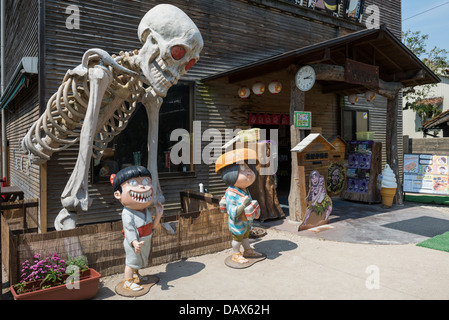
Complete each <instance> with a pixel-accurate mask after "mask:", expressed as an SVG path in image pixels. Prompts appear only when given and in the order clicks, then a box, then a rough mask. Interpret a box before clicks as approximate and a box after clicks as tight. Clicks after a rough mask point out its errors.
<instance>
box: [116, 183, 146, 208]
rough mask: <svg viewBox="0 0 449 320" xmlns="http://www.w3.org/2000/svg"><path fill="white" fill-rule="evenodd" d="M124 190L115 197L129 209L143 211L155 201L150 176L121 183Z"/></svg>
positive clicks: (117, 192)
mask: <svg viewBox="0 0 449 320" xmlns="http://www.w3.org/2000/svg"><path fill="white" fill-rule="evenodd" d="M121 187H122V192H121V193H120V191H116V192H114V197H115V198H116V199H118V200H119V201H120V202H121V204H122V205H123V206H124V207H126V208H129V209H132V210H138V211H143V210H145V209H146V208H148V207H149V206H150V205H151V204H152V203H153V198H154V197H153V195H154V192H153V185H152V183H151V178H150V177H137V178H131V179H129V180H127V181H125V182H123V183H122V184H121Z"/></svg>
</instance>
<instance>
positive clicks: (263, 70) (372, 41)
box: [202, 26, 441, 92]
mask: <svg viewBox="0 0 449 320" xmlns="http://www.w3.org/2000/svg"><path fill="white" fill-rule="evenodd" d="M348 59H351V60H354V61H357V62H360V63H364V64H368V65H373V66H378V67H379V78H380V79H381V80H383V81H385V82H395V83H400V84H402V86H403V87H413V86H418V85H424V84H429V83H438V82H440V81H441V80H440V78H439V77H438V76H437V75H435V74H434V73H433V72H432V71H431V70H430V69H429V68H428V67H427V66H426V65H425V64H424V63H423V62H422V61H421V60H420V59H419V58H418V57H417V56H415V55H414V54H413V53H412V52H411V51H410V50H409V49H408V48H407V47H406V46H405V45H404V44H403V43H402V42H401V41H400V40H399V39H398V38H396V37H395V36H394V35H393V34H392V33H391V31H390V30H388V28H386V27H385V26H381V27H380V28H379V29H366V30H362V31H357V32H354V33H351V34H348V35H345V36H342V37H337V38H334V39H331V40H328V41H325V42H321V43H317V44H313V45H310V46H307V47H303V48H300V49H296V50H292V51H288V52H285V53H283V54H279V55H276V56H273V57H269V58H266V59H263V60H259V61H256V62H253V63H250V64H247V65H244V66H241V67H237V68H233V69H230V70H226V71H224V72H220V73H217V74H215V75H212V76H208V77H206V78H203V79H202V80H203V81H211V80H215V79H219V78H224V77H227V78H228V82H229V83H237V82H241V81H244V80H248V79H251V78H254V77H260V76H263V75H265V74H269V73H272V72H279V71H281V70H283V69H287V68H289V67H290V66H291V65H295V66H297V67H298V66H302V65H306V64H309V65H310V64H329V65H338V66H344V65H345V63H346V61H347V60H348ZM321 84H323V85H324V86H330V87H331V88H332V90H327V92H338V91H342V92H351V91H357V90H358V89H360V90H361V92H362V90H363V89H364V88H360V85H354V84H348V83H335V82H334V83H332V82H329V81H321Z"/></svg>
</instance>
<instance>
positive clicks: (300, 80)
mask: <svg viewBox="0 0 449 320" xmlns="http://www.w3.org/2000/svg"><path fill="white" fill-rule="evenodd" d="M315 79H316V74H315V70H314V69H313V68H312V67H311V66H304V67H302V68H301V69H299V71H298V72H297V73H296V78H295V81H296V86H297V87H298V89H300V90H301V91H309V90H310V89H312V87H313V85H314V84H315Z"/></svg>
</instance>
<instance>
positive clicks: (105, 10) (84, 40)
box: [45, 0, 400, 227]
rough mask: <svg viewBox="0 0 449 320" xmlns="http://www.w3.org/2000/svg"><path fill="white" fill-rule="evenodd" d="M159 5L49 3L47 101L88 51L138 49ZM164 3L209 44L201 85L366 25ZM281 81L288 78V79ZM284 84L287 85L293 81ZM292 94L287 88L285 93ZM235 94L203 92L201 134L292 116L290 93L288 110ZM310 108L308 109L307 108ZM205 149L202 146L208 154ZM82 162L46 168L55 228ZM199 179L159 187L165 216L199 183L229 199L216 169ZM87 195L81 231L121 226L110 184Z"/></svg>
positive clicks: (325, 122) (264, 4) (198, 116)
mask: <svg viewBox="0 0 449 320" xmlns="http://www.w3.org/2000/svg"><path fill="white" fill-rule="evenodd" d="M373 1H374V0H372V1H367V2H366V3H367V4H369V3H370V2H373ZM158 3H159V1H152V0H150V1H149V0H145V1H143V0H135V1H123V0H115V1H104V0H90V1H78V0H69V1H60V0H47V1H46V8H45V40H46V48H45V50H46V51H45V57H46V59H45V71H46V75H45V79H46V81H45V85H46V100H48V99H49V98H50V97H51V95H52V94H53V93H54V92H55V91H56V90H57V88H58V86H59V85H60V83H61V80H62V78H63V77H64V75H65V73H66V71H67V70H68V69H73V68H75V67H76V66H77V65H78V64H79V63H80V61H81V58H82V55H83V53H84V52H85V51H86V50H88V49H89V48H92V47H98V48H102V49H104V50H106V51H107V52H109V53H110V54H113V53H118V52H120V51H127V50H134V49H136V48H140V46H141V45H140V43H139V41H138V37H137V26H138V24H139V22H140V19H141V17H142V16H143V15H144V14H145V13H146V12H147V11H148V10H149V9H151V8H152V7H153V6H155V5H156V4H158ZM165 3H171V4H174V5H176V6H178V7H179V8H180V9H182V10H184V11H185V12H186V13H187V14H188V15H189V16H190V17H191V18H192V20H194V22H195V23H196V24H197V26H198V27H199V29H200V30H201V32H202V35H203V38H204V42H205V47H204V50H203V52H202V56H201V59H200V61H199V62H198V64H197V65H195V67H194V68H192V70H191V71H189V73H188V74H187V75H186V77H185V79H186V80H200V79H201V78H202V77H205V76H208V75H212V74H215V73H217V72H220V71H224V70H227V69H230V68H234V67H238V66H242V65H245V64H248V63H251V62H254V61H258V60H260V59H264V58H267V57H270V56H273V55H276V54H280V53H284V52H286V51H289V50H293V49H297V48H300V47H303V46H306V45H310V44H313V43H318V42H322V41H325V40H328V39H332V38H334V37H336V36H337V35H339V34H340V33H339V31H340V29H342V28H344V29H345V31H346V32H351V31H355V30H358V29H360V28H363V24H354V23H346V22H345V23H343V22H341V21H340V20H341V19H340V20H339V19H335V22H336V23H335V24H333V23H323V22H321V21H319V19H318V20H311V19H310V18H309V17H308V16H307V14H306V13H307V12H309V11H310V10H308V9H304V8H297V6H295V5H290V4H289V5H288V6H282V8H281V9H280V8H279V7H277V5H276V1H245V0H216V1H210V0H192V1H181V0H172V1H170V0H168V1H165ZM282 3H285V2H284V1H279V5H281V4H282ZM376 3H377V4H378V5H379V6H380V7H381V10H382V11H383V8H384V7H385V8H387V9H388V10H389V11H391V13H389V15H388V16H383V15H382V16H381V17H382V18H381V19H382V21H385V22H386V23H387V24H389V25H388V26H389V27H391V26H393V25H398V24H399V25H400V19H399V20H398V21H396V20H395V18H394V17H395V15H396V16H397V15H398V14H399V17H400V1H398V0H396V1H391V2H390V3H392V4H391V5H390V4H386V1H376ZM69 5H77V6H79V8H80V29H79V30H77V29H73V30H69V29H67V28H66V26H65V23H66V19H67V18H68V15H67V14H66V8H67V6H69ZM395 5H396V6H395ZM387 9H386V10H385V11H386V12H387V11H388V10H387ZM389 11H388V12H389ZM389 16H391V18H389ZM323 17H324V15H323ZM327 17H328V16H327ZM384 19H385V20H384ZM331 20H332V19H331ZM342 25H343V26H342ZM396 28H397V27H396ZM399 29H400V27H399ZM281 76H282V75H281ZM283 77H286V78H287V76H286V75H285V74H284V75H283ZM270 80H271V79H270ZM285 80H286V81H288V79H285ZM288 87H289V85H288V84H287V83H286V85H285V86H284V88H288ZM236 88H238V84H235V85H234V86H228V87H226V88H224V86H223V87H217V88H215V87H214V85H213V84H211V85H209V84H208V85H205V84H202V83H199V84H198V86H197V90H196V100H195V115H194V120H198V121H203V122H204V123H203V129H202V131H204V130H206V129H207V128H212V127H213V128H217V129H219V130H220V131H223V130H224V129H226V128H229V127H232V126H236V127H238V126H241V125H244V124H245V121H246V119H245V117H244V116H243V114H244V113H245V112H246V111H248V110H252V108H254V109H257V108H268V109H276V110H278V109H279V108H280V109H285V110H288V101H289V97H288V94H287V92H288V90H287V89H285V96H279V99H282V100H283V101H284V102H283V103H282V105H279V106H276V104H277V101H274V98H273V100H271V101H268V102H266V101H265V100H264V101H263V102H262V103H258V101H255V102H254V103H253V104H252V105H250V106H248V105H244V104H242V103H243V102H242V101H240V100H239V98H238V97H237V95H236ZM320 99H324V100H325V104H326V105H325V109H324V110H321V109H320V105H321V104H320V103H319V101H318V100H311V101H310V108H311V109H320V110H318V111H317V112H318V114H319V116H318V117H316V119H315V120H314V121H316V125H317V126H320V127H323V129H324V130H325V134H326V135H327V134H329V135H331V134H334V133H338V128H337V127H336V125H335V123H334V124H331V123H330V121H329V120H330V119H332V118H331V117H330V118H326V117H324V115H325V114H332V115H335V113H336V112H339V110H338V108H337V107H336V104H334V102H336V99H335V98H330V100H329V101H333V102H332V103H331V102H329V103H328V102H326V101H327V99H328V98H326V97H324V98H320ZM307 103H309V102H308V101H307V100H306V104H307ZM277 108H278V109H277ZM229 110H232V111H233V112H229ZM321 115H323V117H322V116H321ZM314 125H315V124H314ZM207 144H208V143H207V142H203V147H204V146H205V145H207ZM76 156H77V147H76V146H75V147H73V148H71V149H69V150H67V151H64V152H61V153H58V154H55V155H54V157H53V159H52V160H51V161H49V163H48V175H49V178H48V216H49V217H48V223H49V227H51V226H52V224H53V220H54V218H55V216H56V215H57V213H58V212H59V210H60V208H61V204H60V199H59V198H60V194H61V193H62V190H63V189H64V186H65V184H66V182H67V180H68V177H69V174H70V171H71V169H73V166H74V163H75V160H76ZM195 174H196V176H195V177H193V178H191V177H190V178H185V179H180V178H177V179H163V180H161V184H162V189H163V191H164V194H165V196H166V200H167V201H166V205H165V208H166V210H167V212H176V211H177V210H179V208H180V205H179V191H180V190H181V188H182V189H184V188H193V189H197V188H198V183H200V182H201V183H203V184H204V185H205V186H206V188H207V189H208V190H209V191H212V192H213V193H215V194H217V195H218V194H220V193H221V192H222V191H223V188H224V186H223V183H222V182H221V180H220V179H219V177H218V176H217V175H216V174H215V172H214V170H213V165H207V164H206V165H205V164H202V165H195ZM89 192H90V196H91V198H92V200H93V203H92V207H91V209H90V211H89V214H87V215H80V223H89V222H93V221H106V220H111V219H118V218H119V215H118V212H119V211H120V206H119V203H118V202H117V201H116V200H115V199H113V198H112V192H111V190H110V186H109V185H108V184H93V185H92V184H91V185H90V186H89Z"/></svg>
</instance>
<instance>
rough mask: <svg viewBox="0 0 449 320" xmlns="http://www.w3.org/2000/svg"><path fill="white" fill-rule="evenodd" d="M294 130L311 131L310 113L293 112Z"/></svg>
mask: <svg viewBox="0 0 449 320" xmlns="http://www.w3.org/2000/svg"><path fill="white" fill-rule="evenodd" d="M295 128H298V129H301V130H310V129H312V112H309V111H295Z"/></svg>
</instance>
